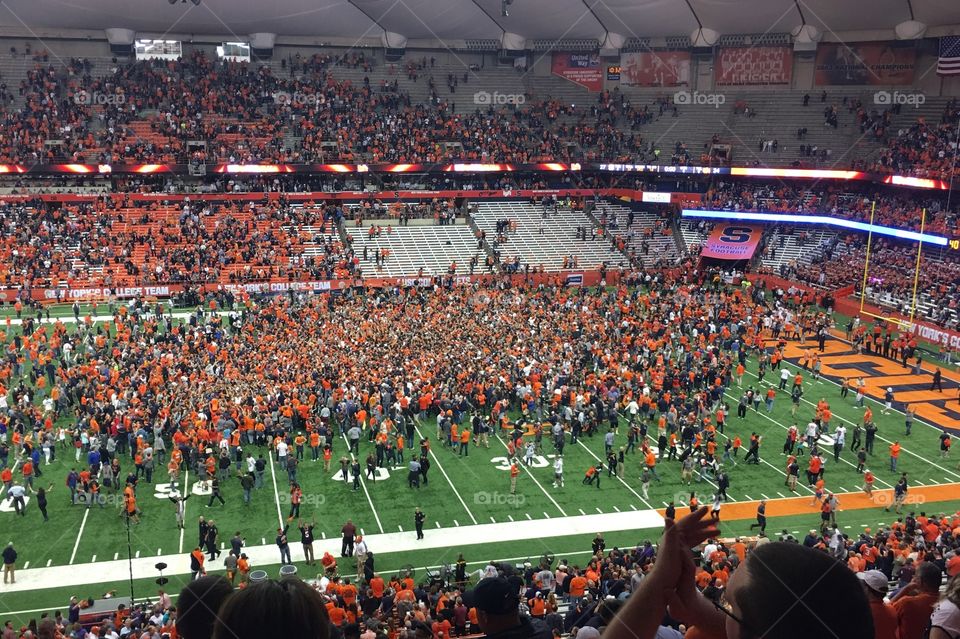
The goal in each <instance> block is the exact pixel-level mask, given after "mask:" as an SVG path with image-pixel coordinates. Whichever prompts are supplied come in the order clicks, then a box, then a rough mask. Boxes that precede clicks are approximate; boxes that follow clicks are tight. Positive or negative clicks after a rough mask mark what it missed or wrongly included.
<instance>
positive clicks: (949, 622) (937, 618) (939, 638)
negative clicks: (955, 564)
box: [930, 573, 960, 639]
mask: <svg viewBox="0 0 960 639" xmlns="http://www.w3.org/2000/svg"><path fill="white" fill-rule="evenodd" d="M930 639H960V573H958V574H956V575H954V576H953V577H951V578H950V581H948V582H947V589H946V591H945V592H944V593H943V597H942V598H941V599H940V603H938V604H937V607H936V608H934V609H933V614H932V615H930Z"/></svg>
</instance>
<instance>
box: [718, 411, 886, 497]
mask: <svg viewBox="0 0 960 639" xmlns="http://www.w3.org/2000/svg"><path fill="white" fill-rule="evenodd" d="M724 394H725V395H727V396H728V397H730V398H731V399H738V398H735V397H734V396H733V395H731V394H730V393H726V392H725V393H724ZM738 401H739V400H738ZM754 412H755V413H756V414H757V415H760V416H761V417H763V418H764V419H766V420H767V421H768V422H770V423H772V424H775V425H776V426H779V427H780V428H782V429H783V430H784V431H789V430H790V429H789V428H788V427H786V426H784V425H783V424H781V423H780V422H778V421H777V420H775V419H773V418H772V417H770V416H769V415H767V414H766V413H765V412H763V411H754ZM747 414H748V415H749V414H750V413H749V410H748V412H747ZM824 458H825V459H826V458H829V459H830V460H831V461H832V460H833V457H832V456H830V455H824ZM761 461H763V462H764V463H765V464H767V465H771V464H768V463H767V461H766V460H761ZM840 461H842V462H843V463H844V464H846V465H847V466H850V467H852V468H854V469H855V468H856V467H857V465H856V464H854V463H852V462H850V461H847V459H845V458H844V457H842V456H841V457H840ZM876 481H877V482H878V483H881V484H883V485H884V486H886V487H887V488H893V485H892V484H889V483H887V482H885V481H884V480H882V479H880V478H879V477H877V478H876ZM797 483H798V484H802V483H803V482H802V481H798V482H797Z"/></svg>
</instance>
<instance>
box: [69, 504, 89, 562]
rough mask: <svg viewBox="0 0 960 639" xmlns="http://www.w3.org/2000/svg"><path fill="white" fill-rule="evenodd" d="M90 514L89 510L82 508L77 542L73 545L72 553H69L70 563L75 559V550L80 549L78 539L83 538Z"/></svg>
mask: <svg viewBox="0 0 960 639" xmlns="http://www.w3.org/2000/svg"><path fill="white" fill-rule="evenodd" d="M89 514H90V509H89V508H84V511H83V521H81V522H80V532H78V533H77V540H76V541H75V542H74V543H73V552H72V553H70V563H71V564H72V563H73V560H74V559H76V558H77V548H79V547H80V537H82V536H83V529H84V528H85V527H86V525H87V515H89Z"/></svg>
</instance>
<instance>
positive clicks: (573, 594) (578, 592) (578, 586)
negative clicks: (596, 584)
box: [568, 568, 587, 605]
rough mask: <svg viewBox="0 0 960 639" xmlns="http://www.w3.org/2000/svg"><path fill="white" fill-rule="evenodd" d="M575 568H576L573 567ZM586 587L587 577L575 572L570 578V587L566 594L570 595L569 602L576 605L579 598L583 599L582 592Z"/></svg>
mask: <svg viewBox="0 0 960 639" xmlns="http://www.w3.org/2000/svg"><path fill="white" fill-rule="evenodd" d="M574 570H576V568H574ZM586 589H587V578H586V577H584V576H583V575H581V574H579V572H577V573H575V574H574V576H573V578H571V579H570V587H569V590H568V594H569V595H570V600H571V602H572V603H573V604H574V605H576V604H577V603H578V602H579V601H580V600H581V599H583V593H584V592H585V591H586Z"/></svg>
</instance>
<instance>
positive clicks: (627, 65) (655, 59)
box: [620, 51, 690, 87]
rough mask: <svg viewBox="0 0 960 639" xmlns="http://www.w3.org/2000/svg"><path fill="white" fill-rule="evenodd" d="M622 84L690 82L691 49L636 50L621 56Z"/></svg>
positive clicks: (672, 85)
mask: <svg viewBox="0 0 960 639" xmlns="http://www.w3.org/2000/svg"><path fill="white" fill-rule="evenodd" d="M620 84H621V85H622V86H630V87H680V86H687V85H689V84H690V52H689V51H635V52H633V53H624V54H621V56H620Z"/></svg>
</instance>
